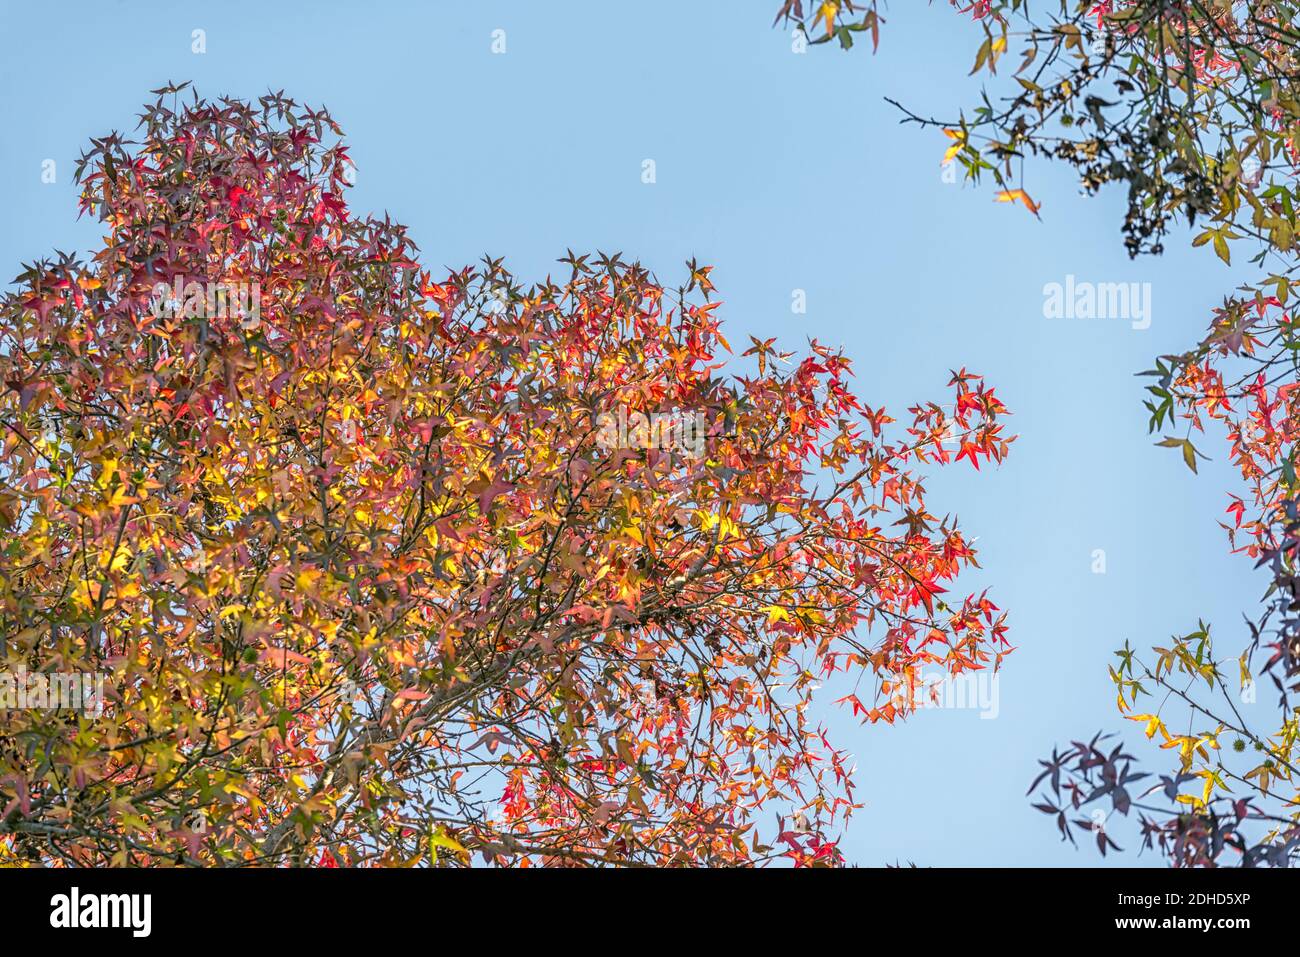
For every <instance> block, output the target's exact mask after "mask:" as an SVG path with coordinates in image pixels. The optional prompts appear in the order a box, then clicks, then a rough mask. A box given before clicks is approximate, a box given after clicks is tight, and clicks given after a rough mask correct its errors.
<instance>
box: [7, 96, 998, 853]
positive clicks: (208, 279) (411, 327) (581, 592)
mask: <svg viewBox="0 0 1300 957" xmlns="http://www.w3.org/2000/svg"><path fill="white" fill-rule="evenodd" d="M182 91H183V87H174V86H173V87H167V88H164V89H162V90H159V91H155V93H157V95H158V96H157V99H156V100H154V101H153V102H152V103H150V104H148V105H147V106H146V108H145V110H144V113H143V115H142V116H141V121H140V126H139V132H138V134H137V135H136V138H135V139H133V140H128V139H126V138H124V137H123V136H120V135H118V134H113V135H109V136H107V137H104V138H102V139H97V140H94V141H93V142H92V146H91V149H90V150H89V152H87V153H86V154H85V156H84V157H83V158H82V160H81V162H80V164H79V168H78V181H79V183H80V184H81V187H82V200H81V207H82V211H83V212H84V213H86V214H89V215H92V216H94V217H96V218H98V220H99V221H101V222H102V224H103V229H104V232H105V238H104V242H103V245H102V247H101V248H99V249H98V250H97V251H95V252H94V254H93V255H91V256H89V257H88V258H86V259H84V260H83V259H78V258H74V257H72V256H68V255H58V256H56V257H54V258H51V259H46V260H43V261H41V262H37V263H35V264H32V265H29V266H26V267H24V268H23V270H22V273H21V275H20V276H19V277H18V279H17V280H16V283H17V286H18V288H17V289H16V290H15V291H11V292H9V293H7V294H5V296H4V297H3V300H2V301H0V383H2V385H0V424H2V427H0V639H2V640H3V646H2V652H3V657H4V667H5V669H6V671H7V672H8V673H11V674H12V673H15V672H17V671H18V670H19V669H23V670H25V671H26V672H27V673H28V674H41V675H46V676H50V675H54V674H66V673H97V674H104V675H106V677H107V681H106V687H107V700H106V702H105V704H104V707H103V709H102V713H96V712H94V711H90V710H87V709H82V710H81V711H72V712H70V711H68V710H47V709H32V708H26V709H15V708H9V709H4V710H0V860H4V861H5V862H8V863H13V862H19V863H21V862H23V861H28V862H34V863H41V864H82V865H104V864H111V865H124V864H170V863H173V862H175V863H184V864H198V865H210V864H211V865H227V864H234V865H243V864H298V863H302V864H322V865H335V864H337V865H344V866H354V865H366V864H386V865H414V864H419V863H428V864H438V865H452V866H458V865H463V864H465V863H468V862H469V861H471V860H473V859H482V860H486V861H490V862H495V863H497V864H514V865H528V864H530V863H567V864H586V863H601V862H608V863H625V864H632V863H654V864H749V863H761V862H765V861H770V860H774V859H778V858H784V859H788V860H793V861H794V862H795V863H797V864H835V863H838V862H839V861H840V852H839V850H838V849H837V845H836V840H837V835H838V833H839V829H840V827H841V826H842V824H843V822H844V821H845V820H846V819H847V818H848V817H849V815H850V813H851V812H852V811H853V809H854V808H855V807H856V804H855V800H854V792H853V784H852V768H851V767H850V766H849V762H847V761H846V757H845V755H844V753H843V752H842V751H841V750H840V749H839V748H837V746H836V745H834V744H833V743H832V742H831V741H830V740H829V739H828V737H827V735H826V734H825V731H824V728H823V727H822V726H821V724H820V723H819V722H818V721H817V720H816V718H815V713H816V712H815V710H814V708H813V707H812V703H813V696H814V690H815V689H816V688H817V686H818V683H819V682H821V681H822V680H824V679H826V678H827V677H828V676H833V675H836V674H840V673H847V674H849V675H850V677H854V678H857V679H860V680H859V682H858V686H859V688H860V690H859V691H858V692H857V693H855V694H853V695H850V696H849V698H848V699H847V700H846V701H845V706H846V707H849V708H851V709H852V710H853V712H854V713H855V714H857V715H858V716H860V717H861V718H863V719H864V720H870V721H886V722H890V721H893V720H894V719H895V718H898V717H901V716H903V715H905V714H906V713H907V712H908V710H910V708H911V707H912V701H911V699H910V698H909V697H907V696H906V695H903V696H900V695H898V694H896V693H895V692H896V690H897V688H898V687H900V686H906V685H907V683H908V682H909V681H912V680H914V678H915V676H916V674H917V673H918V672H919V669H921V668H923V667H925V668H929V669H934V668H942V669H944V670H946V671H947V672H949V673H953V674H957V673H961V672H964V671H967V670H970V669H979V668H995V667H997V665H998V663H999V662H1000V661H1001V659H1002V656H1003V654H1004V653H1005V652H1006V651H1007V650H1008V645H1007V639H1006V637H1005V634H1004V632H1005V625H1004V622H1003V617H1002V615H1001V613H1000V612H999V611H998V609H997V607H996V606H995V605H994V604H993V603H992V602H991V601H990V600H989V599H988V598H987V597H985V596H984V595H982V594H971V595H966V596H964V597H954V596H953V594H952V593H951V592H950V591H949V589H950V588H951V587H952V586H953V582H954V579H955V578H956V577H957V576H958V574H959V572H961V571H962V570H963V569H964V568H967V567H969V566H971V565H973V564H974V563H975V553H974V551H973V550H972V548H971V546H970V542H969V540H968V539H967V538H966V537H965V536H964V535H963V534H962V532H961V531H960V530H959V529H958V527H957V526H956V524H955V523H954V522H953V521H951V520H948V519H940V518H937V517H936V516H935V514H934V513H932V512H931V510H930V507H929V505H928V504H927V500H926V497H925V488H924V476H923V472H924V471H925V470H927V469H929V468H933V467H937V466H942V465H946V464H949V463H951V462H953V461H954V460H957V459H966V460H967V461H968V462H969V464H971V465H974V466H975V467H976V468H978V467H979V466H980V464H981V462H982V461H983V462H987V461H989V460H992V461H995V462H996V461H1000V460H1001V458H1002V456H1003V455H1004V454H1005V452H1006V450H1007V444H1008V441H1009V439H1008V438H1006V437H1004V435H1003V431H1002V430H1003V425H1002V424H1001V421H1000V420H1001V417H1002V415H1003V414H1004V413H1005V410H1004V408H1003V406H1002V404H1001V402H1000V401H999V400H998V399H997V397H996V396H995V395H994V392H993V390H992V389H991V388H988V387H987V386H985V385H984V383H983V382H982V380H981V379H980V377H979V376H976V375H973V374H970V373H968V372H966V371H964V370H959V371H957V372H955V373H953V375H952V378H951V382H950V383H949V386H950V387H951V390H952V394H951V396H950V397H949V398H948V400H947V401H946V402H945V403H944V404H942V405H941V404H937V403H929V402H925V403H920V404H918V405H916V406H914V407H913V408H911V409H909V410H908V413H907V415H906V416H905V418H904V420H903V421H902V422H901V423H898V422H895V420H894V419H893V418H892V417H891V416H890V415H888V414H887V413H886V411H885V410H884V409H883V408H879V407H871V406H868V405H866V404H864V403H863V402H861V401H860V400H859V399H858V398H857V397H855V395H854V393H853V392H852V391H851V389H850V378H851V371H850V361H849V359H848V358H847V357H846V356H844V355H843V354H842V353H841V352H839V351H837V350H835V349H832V348H829V347H827V346H824V345H822V344H819V343H817V342H816V341H813V342H812V343H810V345H809V346H808V349H807V352H806V353H805V354H802V355H798V356H796V355H794V354H792V353H790V352H783V351H779V350H778V348H777V347H776V345H775V344H774V343H773V341H771V340H768V341H758V340H754V341H753V344H752V347H751V348H749V349H747V350H745V352H744V357H740V358H736V359H728V357H727V354H728V353H730V351H731V350H730V346H729V345H728V343H727V341H726V339H725V338H723V335H722V333H721V331H720V327H719V318H718V305H719V304H718V301H717V300H716V299H715V298H714V289H713V285H712V283H711V282H710V280H709V268H708V267H701V266H698V265H696V264H695V263H691V264H689V265H688V267H687V270H686V272H687V275H686V276H685V277H684V281H683V282H682V283H681V284H680V285H679V286H678V287H676V288H672V287H665V286H663V285H661V284H660V283H659V282H658V281H657V280H656V279H655V278H654V276H653V275H651V274H650V273H649V272H648V271H647V270H646V269H644V268H642V267H641V266H639V265H637V264H636V263H632V262H627V261H624V260H623V259H622V258H621V257H620V256H617V255H613V256H594V257H593V256H579V255H574V254H569V255H568V256H566V257H565V258H564V259H563V260H562V261H561V263H562V266H561V269H560V275H559V276H558V277H557V278H550V277H548V278H546V279H545V280H544V281H540V282H537V283H534V284H531V285H525V284H524V283H522V282H521V281H519V280H517V279H516V278H515V277H513V276H512V275H511V274H510V273H509V272H508V271H507V270H506V267H505V266H504V265H503V264H502V262H501V261H499V260H495V259H485V260H484V261H483V262H482V263H481V264H480V265H478V266H475V267H471V268H465V269H462V270H458V271H454V272H452V273H451V274H449V275H433V274H431V273H430V271H429V270H427V269H425V268H424V267H422V266H421V265H420V263H419V260H418V255H419V253H418V250H417V249H416V247H415V245H414V244H413V243H412V242H411V240H410V238H409V237H408V236H407V234H406V231H405V229H404V228H403V227H402V226H400V225H398V224H396V223H394V222H392V221H391V220H390V219H388V218H387V217H385V218H384V219H382V220H380V219H376V218H373V217H363V216H358V215H355V214H354V213H353V212H352V211H351V210H350V209H349V207H348V203H347V200H346V198H345V194H346V188H347V184H348V182H349V175H348V169H349V165H350V160H349V158H348V153H347V147H346V145H345V144H344V142H343V140H342V139H341V133H340V131H339V128H338V127H337V126H336V124H335V123H334V121H333V120H332V119H331V117H330V116H329V114H328V113H327V112H325V111H323V110H321V111H317V110H313V109H310V108H307V107H303V106H300V105H298V104H296V103H295V102H293V101H292V100H289V99H286V98H284V97H283V96H282V95H268V96H266V97H262V98H261V99H260V100H259V101H257V102H255V103H248V102H242V101H239V100H234V99H223V100H220V101H216V102H208V101H205V100H201V99H199V98H198V97H197V96H196V95H195V96H193V97H192V99H187V97H188V96H189V94H187V93H184V92H182ZM241 290H242V292H241V293H240V294H235V295H229V296H227V295H226V294H227V293H230V292H231V291H236V292H239V291H241ZM244 293H247V294H246V295H245V294H244ZM746 357H747V358H746ZM738 365H743V368H737V366H738ZM724 368H731V369H732V371H730V372H726V373H724ZM683 416H690V417H693V418H694V421H696V422H697V423H702V424H703V427H702V430H701V431H700V432H699V434H698V436H697V437H696V438H697V439H698V441H693V442H675V441H672V440H671V439H672V437H673V436H674V435H677V436H678V437H679V438H680V437H681V435H680V434H679V433H675V432H672V431H671V430H669V431H665V430H664V429H656V428H654V427H653V426H654V424H655V423H661V422H662V421H663V419H662V418H661V417H667V419H668V420H670V421H673V422H678V421H679V420H680V419H681V417H683ZM611 423H618V426H617V427H616V428H614V429H613V431H612V434H606V433H607V432H609V426H610V425H611ZM647 424H649V427H648V425H647ZM665 435H668V437H669V441H662V440H663V439H664V436H665ZM656 438H657V439H658V440H659V441H656Z"/></svg>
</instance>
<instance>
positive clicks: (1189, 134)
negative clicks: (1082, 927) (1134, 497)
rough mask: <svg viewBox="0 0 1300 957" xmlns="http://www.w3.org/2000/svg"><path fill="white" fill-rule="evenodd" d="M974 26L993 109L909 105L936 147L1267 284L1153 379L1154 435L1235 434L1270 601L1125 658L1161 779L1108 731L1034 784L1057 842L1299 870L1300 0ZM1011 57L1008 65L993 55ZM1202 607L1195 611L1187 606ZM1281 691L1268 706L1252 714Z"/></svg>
mask: <svg viewBox="0 0 1300 957" xmlns="http://www.w3.org/2000/svg"><path fill="white" fill-rule="evenodd" d="M953 6H954V7H956V8H958V10H959V11H960V13H961V14H963V15H964V16H965V17H967V18H969V19H970V20H972V21H973V22H974V24H975V25H976V30H977V31H978V33H977V41H978V46H977V47H976V48H975V49H974V52H973V63H974V66H973V69H972V70H971V72H972V73H973V74H974V73H978V74H984V75H985V76H986V77H987V85H986V87H985V93H984V94H983V96H982V97H981V99H980V102H979V103H978V104H976V105H973V106H972V107H971V108H969V109H967V110H965V111H962V112H960V113H958V114H956V115H954V116H952V117H951V118H947V119H942V118H935V117H932V116H928V115H923V114H921V113H918V112H914V111H913V110H912V109H911V108H909V106H908V105H907V104H898V106H899V108H900V110H901V111H902V116H903V118H904V119H905V120H908V121H911V122H914V123H917V124H919V125H921V126H924V127H929V128H933V129H936V130H939V131H942V133H943V134H944V136H945V137H946V140H945V147H946V152H945V153H944V156H943V160H944V161H945V162H952V163H956V164H959V166H960V167H961V168H962V169H963V170H964V171H965V174H966V176H967V178H968V179H970V180H980V179H991V180H992V181H993V182H994V184H995V185H996V187H997V189H998V192H997V198H998V199H999V200H1001V201H1012V202H1020V203H1022V204H1023V205H1024V206H1026V207H1027V208H1028V209H1030V210H1031V211H1034V212H1037V209H1038V206H1037V203H1036V202H1035V201H1034V200H1033V199H1032V197H1031V194H1030V191H1029V189H1028V188H1027V185H1026V184H1025V182H1024V180H1023V177H1024V175H1025V171H1026V169H1027V168H1028V167H1027V166H1026V163H1025V160H1027V159H1033V158H1035V157H1037V158H1043V159H1047V160H1050V161H1055V162H1064V163H1066V164H1067V165H1069V166H1071V167H1072V168H1073V169H1074V170H1075V171H1076V172H1077V174H1078V177H1079V181H1080V183H1081V185H1082V186H1083V188H1084V190H1085V191H1086V192H1090V193H1091V192H1096V191H1098V190H1100V189H1102V188H1104V187H1105V186H1107V185H1108V184H1117V185H1119V186H1121V187H1122V188H1124V189H1125V190H1126V192H1127V197H1128V213H1127V216H1126V217H1125V220H1124V223H1123V233H1124V242H1125V244H1126V246H1127V248H1128V250H1129V252H1130V254H1131V255H1139V254H1143V253H1159V252H1161V250H1162V247H1163V243H1164V242H1165V239H1166V237H1167V236H1168V235H1170V234H1171V232H1173V231H1175V230H1176V231H1177V232H1178V234H1180V235H1181V234H1182V233H1183V230H1184V227H1185V228H1186V235H1187V238H1188V240H1189V241H1190V243H1191V245H1192V246H1195V247H1203V248H1204V249H1205V251H1206V253H1207V254H1210V253H1211V252H1212V254H1213V255H1215V256H1217V257H1218V258H1220V259H1222V260H1223V261H1224V262H1225V263H1229V262H1232V261H1233V258H1234V255H1235V257H1236V259H1237V260H1238V262H1239V263H1240V261H1241V260H1242V259H1246V260H1247V261H1248V262H1249V263H1250V266H1251V269H1252V272H1253V279H1251V280H1250V281H1248V282H1246V283H1244V284H1242V285H1241V286H1239V287H1237V288H1235V289H1231V290H1227V291H1225V296H1224V300H1223V303H1222V305H1221V306H1220V307H1218V308H1216V309H1215V310H1214V311H1213V313H1212V315H1211V316H1209V317H1208V323H1207V324H1208V327H1209V328H1208V332H1207V333H1206V334H1205V335H1203V336H1202V337H1200V339H1199V341H1196V340H1193V339H1191V338H1190V337H1191V336H1192V335H1194V332H1193V330H1189V333H1188V334H1189V346H1188V349H1187V350H1186V351H1185V352H1183V353H1180V354H1177V355H1167V356H1161V357H1159V358H1158V359H1157V360H1156V361H1155V363H1154V365H1155V368H1154V369H1152V370H1149V371H1148V372H1146V373H1145V375H1146V376H1147V377H1149V378H1150V379H1151V380H1152V381H1151V384H1150V385H1149V386H1148V389H1147V391H1148V392H1149V394H1150V398H1149V399H1148V401H1147V402H1146V407H1147V411H1148V412H1149V415H1150V418H1149V424H1150V428H1151V430H1152V432H1155V433H1158V434H1159V436H1160V438H1159V440H1158V443H1157V444H1159V445H1160V446H1163V447H1166V448H1170V449H1174V450H1176V451H1177V452H1178V454H1180V455H1181V456H1182V457H1183V459H1184V461H1185V462H1186V463H1187V465H1188V466H1189V468H1191V470H1192V471H1193V472H1195V471H1196V463H1197V460H1198V458H1199V457H1201V456H1202V454H1203V453H1202V452H1201V449H1200V448H1198V446H1197V443H1201V445H1202V447H1204V443H1203V440H1202V439H1201V438H1200V436H1201V434H1202V433H1204V432H1205V431H1206V427H1207V426H1211V427H1214V428H1215V430H1216V431H1218V432H1219V433H1221V435H1222V437H1223V438H1224V439H1226V443H1227V449H1228V452H1229V457H1230V460H1231V461H1232V462H1233V463H1234V465H1235V466H1236V467H1237V468H1238V469H1239V471H1240V474H1241V477H1242V480H1243V487H1242V488H1240V489H1236V490H1233V492H1232V493H1231V494H1230V495H1229V498H1228V503H1227V509H1226V513H1227V515H1228V516H1229V519H1228V520H1227V521H1224V522H1222V524H1223V525H1224V527H1225V529H1226V531H1227V536H1228V540H1229V542H1230V543H1231V545H1232V547H1233V548H1234V550H1236V551H1239V552H1242V553H1244V554H1245V555H1247V556H1248V557H1250V558H1253V559H1255V560H1256V561H1257V563H1258V565H1259V566H1261V567H1263V568H1266V569H1267V572H1268V575H1269V587H1268V591H1267V594H1266V596H1265V603H1264V608H1263V609H1262V610H1261V611H1259V612H1258V613H1255V614H1252V615H1251V616H1250V617H1249V618H1248V620H1247V623H1246V626H1245V628H1244V629H1240V630H1239V631H1238V633H1237V635H1236V636H1234V637H1233V638H1232V639H1231V640H1228V641H1215V640H1213V639H1212V637H1211V629H1210V627H1209V625H1207V624H1205V623H1203V622H1201V621H1199V619H1198V620H1197V623H1196V625H1195V627H1192V628H1190V629H1189V630H1188V631H1187V632H1186V633H1185V634H1182V635H1180V636H1175V637H1174V638H1172V639H1170V640H1169V641H1167V642H1162V643H1161V644H1160V645H1158V646H1156V647H1155V648H1154V649H1153V650H1152V651H1151V652H1150V653H1140V652H1137V651H1135V650H1134V649H1133V648H1132V647H1131V646H1130V645H1129V644H1128V643H1127V642H1126V643H1125V645H1124V647H1123V648H1122V649H1120V650H1119V651H1118V652H1117V657H1118V661H1117V663H1116V664H1115V665H1114V666H1113V667H1112V668H1111V676H1112V677H1113V679H1114V681H1115V684H1116V687H1117V690H1118V702H1119V708H1120V711H1121V713H1123V714H1124V715H1125V717H1128V718H1130V719H1131V720H1133V721H1136V722H1139V723H1140V724H1141V725H1142V727H1143V728H1144V730H1145V733H1146V736H1147V738H1150V739H1154V740H1158V741H1159V743H1160V747H1161V748H1163V749H1165V750H1166V751H1168V752H1169V753H1170V756H1171V758H1172V763H1171V765H1170V766H1169V767H1167V768H1165V769H1163V770H1164V773H1160V774H1158V775H1157V776H1155V777H1154V778H1153V776H1152V775H1151V774H1150V773H1149V772H1146V771H1140V770H1138V767H1139V765H1138V763H1137V759H1136V758H1135V757H1134V756H1132V755H1130V754H1129V753H1127V752H1126V751H1125V749H1124V747H1123V746H1122V745H1120V744H1118V743H1116V742H1114V741H1111V740H1109V739H1108V737H1107V736H1102V735H1098V736H1095V737H1093V738H1092V739H1090V740H1081V741H1076V742H1073V743H1072V744H1071V745H1070V746H1069V747H1068V748H1065V749H1064V750H1063V751H1057V752H1054V753H1053V755H1052V756H1051V757H1050V758H1049V759H1048V760H1046V761H1043V762H1042V764H1043V768H1044V770H1043V773H1042V775H1041V776H1040V777H1039V778H1038V779H1037V780H1036V781H1035V782H1034V787H1033V788H1031V791H1033V790H1038V791H1039V800H1038V804H1037V805H1036V806H1037V807H1039V809H1040V810H1042V811H1044V812H1046V813H1047V814H1049V815H1051V816H1052V817H1053V818H1054V819H1055V821H1056V823H1057V825H1058V827H1059V828H1060V830H1061V833H1062V835H1063V836H1064V837H1066V838H1068V839H1070V840H1074V833H1075V831H1083V832H1088V833H1089V835H1090V836H1091V837H1093V838H1095V841H1096V843H1097V846H1098V847H1099V848H1100V850H1101V851H1102V853H1103V854H1104V853H1105V852H1106V850H1107V848H1108V847H1110V848H1115V847H1117V846H1118V845H1117V844H1116V843H1115V842H1114V840H1113V839H1112V838H1111V837H1110V836H1108V834H1107V832H1106V827H1105V825H1104V823H1103V822H1104V821H1105V820H1106V819H1107V818H1108V817H1112V819H1113V815H1115V814H1118V815H1119V816H1120V817H1121V818H1122V817H1126V816H1130V815H1132V816H1134V817H1136V818H1137V819H1138V822H1139V828H1140V832H1141V838H1142V845H1143V846H1144V847H1151V848H1156V849H1158V850H1159V851H1160V852H1161V853H1163V854H1164V855H1166V857H1167V858H1168V859H1169V860H1170V861H1171V863H1173V864H1175V865H1213V864H1224V863H1241V864H1245V865H1260V864H1267V865H1273V866H1286V865H1289V864H1293V863H1295V862H1296V860H1297V858H1298V857H1300V828H1298V827H1297V822H1298V821H1300V818H1298V817H1297V814H1298V813H1300V812H1298V811H1297V806H1298V802H1300V776H1298V775H1297V764H1298V763H1300V751H1298V750H1297V742H1298V739H1300V709H1298V708H1297V701H1296V700H1295V695H1296V693H1297V691H1300V578H1298V577H1297V574H1298V570H1297V558H1298V556H1297V550H1298V548H1300V505H1298V501H1300V488H1298V487H1297V480H1296V453H1297V448H1298V446H1297V439H1298V438H1300V365H1297V351H1298V350H1300V336H1298V332H1300V330H1298V329H1297V325H1296V316H1295V313H1294V309H1293V303H1292V301H1291V296H1290V287H1291V285H1292V283H1296V282H1297V281H1298V279H1297V272H1296V270H1297V258H1296V230H1297V223H1296V207H1297V205H1300V192H1298V184H1297V178H1296V172H1297V161H1298V160H1300V141H1298V139H1297V137H1298V135H1300V91H1298V90H1297V77H1298V76H1300V25H1298V24H1297V21H1298V19H1300V16H1298V15H1300V6H1298V5H1297V4H1295V3H1291V2H1272V0H1236V2H1234V0H1128V2H1125V0H1100V2H1097V0H1084V2H1076V0H1057V2H1048V3H1043V4H1038V5H1035V8H1034V10H1033V11H1031V10H1030V5H1029V4H1028V3H1026V2H1023V0H975V2H973V3H960V4H959V3H956V2H954V3H953ZM777 19H778V22H785V23H787V24H792V25H794V26H796V27H797V28H799V29H802V30H804V31H805V33H806V35H807V36H808V37H809V38H812V39H813V42H815V43H828V42H831V41H834V40H836V39H838V41H839V44H840V45H841V46H842V47H845V48H847V47H851V46H852V45H853V38H854V37H855V36H862V35H864V34H869V35H871V37H872V39H873V42H878V40H879V32H880V28H881V25H882V24H883V22H884V21H883V17H882V15H881V10H880V9H878V6H877V4H876V3H875V2H874V0H869V2H866V3H853V2H849V0H841V2H834V0H832V2H826V3H811V4H809V5H807V7H806V8H805V5H804V3H802V2H801V0H786V2H785V3H784V4H783V6H782V7H781V8H780V9H779V11H778V16H777ZM999 71H1000V72H999ZM1192 614H1193V615H1195V611H1194V610H1192ZM1257 697H1261V698H1264V697H1267V699H1268V700H1270V701H1272V702H1274V704H1275V706H1276V707H1275V708H1273V709H1269V713H1270V714H1271V718H1266V719H1265V720H1264V722H1263V723H1261V722H1260V720H1259V718H1258V715H1257V711H1258V709H1256V708H1253V707H1250V708H1247V707H1243V704H1246V703H1249V704H1252V705H1253V703H1254V701H1255V699H1256V698H1257Z"/></svg>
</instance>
